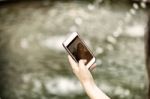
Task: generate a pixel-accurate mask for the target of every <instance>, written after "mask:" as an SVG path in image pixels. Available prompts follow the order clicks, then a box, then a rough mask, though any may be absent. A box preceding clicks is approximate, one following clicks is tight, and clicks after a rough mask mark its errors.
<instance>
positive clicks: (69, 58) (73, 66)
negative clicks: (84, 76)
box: [68, 55, 78, 70]
mask: <svg viewBox="0 0 150 99" xmlns="http://www.w3.org/2000/svg"><path fill="white" fill-rule="evenodd" d="M68 60H69V63H70V64H71V67H72V69H73V70H77V69H78V64H77V63H76V62H75V61H74V60H73V59H72V57H71V56H70V55H68Z"/></svg>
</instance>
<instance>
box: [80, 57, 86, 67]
mask: <svg viewBox="0 0 150 99" xmlns="http://www.w3.org/2000/svg"><path fill="white" fill-rule="evenodd" d="M85 63H86V60H83V59H81V60H80V61H79V68H85V67H86V66H85Z"/></svg>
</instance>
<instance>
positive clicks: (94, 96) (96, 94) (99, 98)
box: [82, 83, 110, 99]
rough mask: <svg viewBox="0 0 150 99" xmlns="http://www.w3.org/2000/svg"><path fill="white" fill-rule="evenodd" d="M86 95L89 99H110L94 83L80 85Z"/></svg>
mask: <svg viewBox="0 0 150 99" xmlns="http://www.w3.org/2000/svg"><path fill="white" fill-rule="evenodd" d="M82 85H83V87H84V89H85V91H86V93H87V95H88V96H89V97H90V98H91V99H110V98H109V97H108V96H107V95H105V94H104V93H103V92H102V91H101V90H100V89H99V88H98V87H97V86H96V84H95V83H84V84H82Z"/></svg>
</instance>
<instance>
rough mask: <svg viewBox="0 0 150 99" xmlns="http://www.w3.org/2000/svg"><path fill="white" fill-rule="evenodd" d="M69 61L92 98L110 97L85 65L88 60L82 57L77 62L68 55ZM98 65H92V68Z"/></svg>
mask: <svg viewBox="0 0 150 99" xmlns="http://www.w3.org/2000/svg"><path fill="white" fill-rule="evenodd" d="M68 59H69V62H70V64H71V67H72V69H73V72H74V74H75V75H76V76H77V78H78V79H79V80H80V82H81V83H82V85H83V87H84V89H85V91H86V93H87V95H88V96H89V97H90V98H91V99H110V98H109V97H108V96H107V95H105V93H103V92H102V91H101V90H100V89H99V88H98V87H97V86H96V84H95V82H94V79H93V77H92V75H91V73H90V71H89V70H88V68H87V67H86V66H85V63H86V60H84V59H82V60H80V61H79V63H76V62H75V61H74V60H73V59H72V57H71V56H69V55H68ZM94 67H96V65H95V64H94V65H92V66H91V69H93V68H94Z"/></svg>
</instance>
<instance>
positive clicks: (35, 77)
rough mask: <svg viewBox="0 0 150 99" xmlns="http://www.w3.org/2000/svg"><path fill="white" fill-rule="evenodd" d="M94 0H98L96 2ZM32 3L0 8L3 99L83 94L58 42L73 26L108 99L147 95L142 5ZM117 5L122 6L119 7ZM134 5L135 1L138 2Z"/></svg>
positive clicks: (72, 98)
mask: <svg viewBox="0 0 150 99" xmlns="http://www.w3.org/2000/svg"><path fill="white" fill-rule="evenodd" d="M98 3H99V2H98ZM133 6H134V7H135V8H136V9H140V10H136V12H134V11H132V10H131V11H130V9H131V8H132V6H130V5H128V4H126V5H124V4H122V5H120V6H118V5H117V4H113V5H108V4H106V5H105V4H101V5H100V6H99V5H97V3H96V4H94V5H93V4H91V3H87V2H56V3H52V4H51V3H49V2H46V3H45V2H37V3H36V2H35V3H19V4H13V5H9V6H7V5H6V6H3V7H1V9H0V33H1V35H0V63H1V67H0V70H1V71H0V77H1V81H0V89H1V90H0V96H1V98H2V99H85V98H87V96H86V95H85V93H84V91H83V89H82V87H81V85H80V83H79V82H78V81H77V79H76V78H75V76H74V75H73V73H72V71H71V68H70V66H69V64H68V61H67V54H66V53H65V50H64V49H63V47H62V45H61V43H62V41H63V40H64V39H65V38H66V37H67V36H66V35H68V34H69V33H70V32H72V31H78V32H79V33H80V34H81V36H82V38H84V39H85V41H86V43H88V45H89V46H90V49H91V50H92V51H93V52H94V54H95V56H96V60H97V68H96V70H95V71H94V72H92V73H93V76H94V78H95V80H96V82H97V84H98V86H99V87H100V88H101V89H102V90H103V91H104V92H106V93H107V94H108V95H109V96H110V97H111V98H112V99H141V98H142V99H143V97H146V81H147V80H146V70H145V66H144V42H143V35H144V28H145V26H146V21H147V16H146V10H144V9H143V8H142V7H140V8H137V5H135V4H134V5H133ZM121 7H122V8H121ZM138 7H139V6H138Z"/></svg>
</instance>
